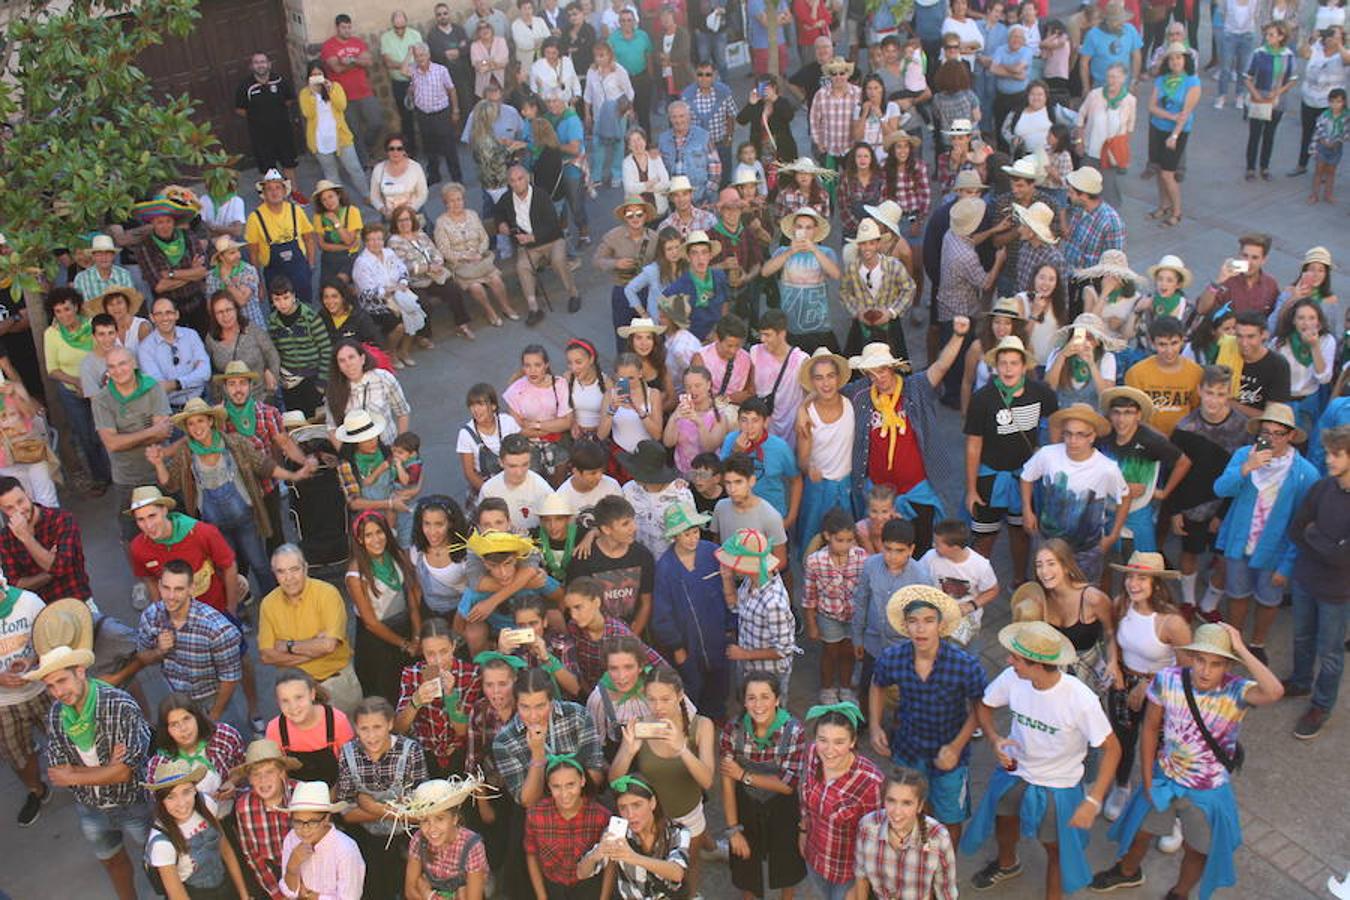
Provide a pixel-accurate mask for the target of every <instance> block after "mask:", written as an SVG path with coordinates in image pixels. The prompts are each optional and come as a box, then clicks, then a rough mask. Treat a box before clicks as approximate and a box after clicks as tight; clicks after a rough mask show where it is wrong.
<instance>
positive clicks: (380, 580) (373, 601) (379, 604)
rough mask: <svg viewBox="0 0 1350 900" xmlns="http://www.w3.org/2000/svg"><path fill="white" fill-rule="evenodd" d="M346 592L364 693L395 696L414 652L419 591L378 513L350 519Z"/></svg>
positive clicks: (418, 623) (419, 623)
mask: <svg viewBox="0 0 1350 900" xmlns="http://www.w3.org/2000/svg"><path fill="white" fill-rule="evenodd" d="M351 560H352V568H350V569H348V570H347V575H346V584H347V595H348V596H349V597H351V598H352V605H353V606H355V607H356V612H357V615H359V616H360V617H361V621H360V625H359V627H358V628H357V629H356V641H355V645H354V647H353V651H354V653H355V657H356V658H355V660H354V665H355V667H356V677H357V680H359V681H360V682H361V686H362V688H363V689H364V690H365V692H366V696H368V697H369V696H378V697H384V698H385V699H386V700H388V699H389V698H390V697H393V698H395V699H397V698H398V696H399V690H398V687H399V672H400V671H401V669H402V667H403V662H404V659H405V658H406V657H410V656H413V655H415V654H416V653H417V639H416V637H415V635H416V634H417V633H418V631H419V630H420V629H421V627H422V589H421V587H419V586H418V584H417V573H416V572H415V571H414V570H413V567H412V564H411V563H410V562H408V557H407V555H406V554H405V553H404V552H403V548H402V547H400V546H399V545H398V541H397V539H395V537H394V531H393V529H392V528H390V527H389V522H388V520H387V519H385V517H384V516H382V515H380V514H379V513H377V512H374V511H373V510H368V511H366V512H363V513H361V514H360V515H359V516H357V517H356V521H354V522H353V523H352V544H351Z"/></svg>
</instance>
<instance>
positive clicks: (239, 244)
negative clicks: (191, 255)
mask: <svg viewBox="0 0 1350 900" xmlns="http://www.w3.org/2000/svg"><path fill="white" fill-rule="evenodd" d="M247 246H248V244H245V243H244V242H243V241H236V240H235V239H234V238H232V237H230V236H229V235H228V234H222V235H221V236H220V237H218V238H216V239H215V240H214V241H212V242H211V265H213V266H214V265H215V264H216V263H218V262H219V261H220V256H221V254H222V253H228V252H229V251H231V250H239V249H242V248H244V247H247Z"/></svg>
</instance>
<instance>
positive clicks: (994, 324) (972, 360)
mask: <svg viewBox="0 0 1350 900" xmlns="http://www.w3.org/2000/svg"><path fill="white" fill-rule="evenodd" d="M1027 324H1028V319H1027V317H1026V315H1024V314H1023V302H1022V300H1021V299H1019V298H1017V297H1004V298H1001V299H999V300H995V301H994V306H993V308H992V309H990V310H989V312H987V313H985V314H984V317H983V321H982V322H981V323H980V327H979V330H978V332H976V334H977V337H976V338H975V341H974V342H973V343H972V344H971V345H970V346H969V347H968V348H966V358H965V364H964V371H963V372H962V375H961V415H962V416H964V415H965V414H966V407H968V406H969V405H970V397H971V395H972V394H974V393H975V392H976V391H978V390H979V389H980V388H982V387H984V386H985V385H986V384H988V383H989V377H990V369H989V363H988V362H987V361H986V360H985V358H984V356H985V354H986V353H988V352H989V351H990V350H993V349H994V348H995V347H997V346H998V342H999V341H1001V340H1003V339H1004V338H1005V337H1008V336H1009V335H1012V336H1015V337H1017V338H1019V339H1020V340H1021V341H1022V344H1023V346H1028V345H1029V341H1030V338H1029V337H1028V335H1027Z"/></svg>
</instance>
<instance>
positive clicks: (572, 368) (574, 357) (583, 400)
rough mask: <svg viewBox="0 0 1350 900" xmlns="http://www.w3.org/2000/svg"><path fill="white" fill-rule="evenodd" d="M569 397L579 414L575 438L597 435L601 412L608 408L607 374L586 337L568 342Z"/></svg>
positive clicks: (574, 422)
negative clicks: (602, 369) (606, 397)
mask: <svg viewBox="0 0 1350 900" xmlns="http://www.w3.org/2000/svg"><path fill="white" fill-rule="evenodd" d="M566 355H567V396H568V399H569V400H570V401H571V403H572V411H573V412H574V413H575V414H576V415H575V416H574V417H573V421H572V437H574V438H578V439H580V438H594V437H595V434H596V431H597V430H598V429H599V428H600V414H601V411H602V410H603V409H604V408H605V391H606V390H607V388H608V386H607V385H606V384H605V374H604V373H603V372H601V371H600V362H599V359H598V354H597V353H596V349H595V345H594V344H592V343H591V342H590V341H588V340H586V339H584V338H573V339H572V340H570V341H568V342H567V353H566Z"/></svg>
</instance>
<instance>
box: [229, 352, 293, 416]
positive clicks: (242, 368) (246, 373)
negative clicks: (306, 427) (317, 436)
mask: <svg viewBox="0 0 1350 900" xmlns="http://www.w3.org/2000/svg"><path fill="white" fill-rule="evenodd" d="M231 378H247V379H248V380H249V381H257V380H258V379H259V378H262V376H261V375H259V374H258V373H257V372H254V371H253V370H252V369H250V368H249V367H248V363H246V362H244V361H243V360H242V359H232V360H230V361H229V362H227V363H226V364H225V371H224V372H220V373H218V374H216V375H212V376H211V380H212V381H215V382H223V381H228V380H229V379H231ZM288 412H290V410H288ZM295 412H300V411H299V410H295ZM300 415H301V416H302V417H303V416H304V413H300Z"/></svg>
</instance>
